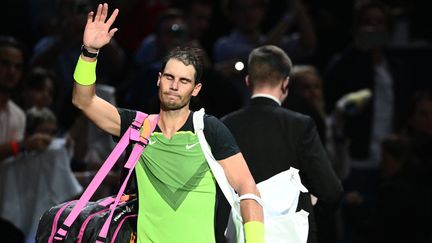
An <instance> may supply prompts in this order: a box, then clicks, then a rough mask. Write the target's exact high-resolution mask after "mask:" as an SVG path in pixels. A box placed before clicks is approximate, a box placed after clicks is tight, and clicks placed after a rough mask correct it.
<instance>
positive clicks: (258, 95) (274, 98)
mask: <svg viewBox="0 0 432 243" xmlns="http://www.w3.org/2000/svg"><path fill="white" fill-rule="evenodd" d="M257 97H265V98H269V99H272V100H274V101H275V102H276V103H278V105H279V106H281V105H282V103H281V102H280V100H278V99H277V98H276V97H274V96H273V95H269V94H263V93H257V94H254V95H252V97H251V99H253V98H257Z"/></svg>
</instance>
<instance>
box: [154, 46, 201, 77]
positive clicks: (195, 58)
mask: <svg viewBox="0 0 432 243" xmlns="http://www.w3.org/2000/svg"><path fill="white" fill-rule="evenodd" d="M203 57H204V56H203V50H202V49H200V48H197V47H189V46H177V47H175V48H173V49H172V50H171V51H170V52H169V53H168V55H167V56H166V57H165V59H164V62H163V65H162V71H163V70H164V69H165V66H166V63H167V62H168V61H169V60H170V59H176V60H178V61H181V62H182V63H183V64H184V65H186V66H187V65H192V66H193V67H194V68H195V84H197V83H199V82H201V77H202V75H203V72H204V59H203Z"/></svg>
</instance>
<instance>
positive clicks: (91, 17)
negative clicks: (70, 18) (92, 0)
mask: <svg viewBox="0 0 432 243" xmlns="http://www.w3.org/2000/svg"><path fill="white" fill-rule="evenodd" d="M93 16H94V12H93V11H91V12H90V13H88V15H87V24H89V23H91V22H93Z"/></svg>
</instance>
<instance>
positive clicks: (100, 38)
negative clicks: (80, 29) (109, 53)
mask: <svg viewBox="0 0 432 243" xmlns="http://www.w3.org/2000/svg"><path fill="white" fill-rule="evenodd" d="M118 13H119V10H118V9H115V10H114V11H113V13H112V14H111V16H110V17H109V18H108V20H106V19H107V16H108V4H107V3H104V4H99V5H98V7H97V12H96V16H95V14H94V12H93V11H91V12H90V13H89V14H88V16H87V23H86V26H85V30H84V37H83V44H84V45H85V46H86V47H87V48H89V49H94V50H98V49H100V48H101V47H103V46H104V45H106V44H108V43H109V42H110V40H111V38H112V37H113V36H114V34H115V32H117V30H118V29H117V28H113V29H111V30H110V28H111V25H112V24H113V23H114V21H115V19H116V18H117V15H118ZM105 20H106V21H105Z"/></svg>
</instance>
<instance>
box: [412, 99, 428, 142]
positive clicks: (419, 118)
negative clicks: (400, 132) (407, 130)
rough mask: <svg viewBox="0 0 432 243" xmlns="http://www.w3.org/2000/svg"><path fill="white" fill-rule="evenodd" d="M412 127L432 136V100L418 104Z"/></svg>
mask: <svg viewBox="0 0 432 243" xmlns="http://www.w3.org/2000/svg"><path fill="white" fill-rule="evenodd" d="M410 125H411V127H412V128H414V129H415V130H416V131H419V132H421V133H423V134H426V135H428V136H432V100H431V99H423V100H420V101H418V102H417V104H416V106H415V108H414V113H413V116H412V117H411V121H410Z"/></svg>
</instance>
